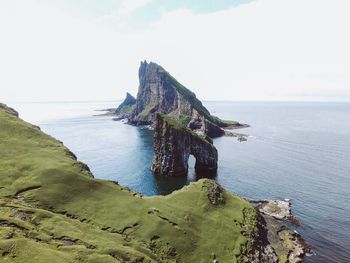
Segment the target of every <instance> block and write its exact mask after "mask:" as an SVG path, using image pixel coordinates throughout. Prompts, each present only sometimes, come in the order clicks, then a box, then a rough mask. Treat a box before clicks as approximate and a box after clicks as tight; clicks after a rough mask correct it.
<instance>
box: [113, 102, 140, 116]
mask: <svg viewBox="0 0 350 263" xmlns="http://www.w3.org/2000/svg"><path fill="white" fill-rule="evenodd" d="M135 108H136V104H132V105H123V104H121V105H119V107H118V108H117V110H116V112H117V113H119V114H121V113H122V114H129V113H132V112H133V111H134V110H135Z"/></svg>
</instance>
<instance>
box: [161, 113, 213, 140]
mask: <svg viewBox="0 0 350 263" xmlns="http://www.w3.org/2000/svg"><path fill="white" fill-rule="evenodd" d="M157 115H158V116H159V117H160V118H161V119H163V120H164V121H165V122H167V123H168V124H169V125H170V126H172V127H173V128H175V129H177V130H180V131H183V132H187V133H190V134H191V135H192V136H194V137H197V138H198V139H200V140H202V141H204V142H206V143H209V144H213V140H212V139H211V138H210V137H209V136H201V135H198V134H197V133H195V132H194V131H192V130H191V129H189V128H187V127H186V126H185V125H183V124H182V123H181V122H179V121H177V120H176V119H174V118H171V117H170V116H168V115H166V114H163V113H157Z"/></svg>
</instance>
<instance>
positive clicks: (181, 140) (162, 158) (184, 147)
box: [151, 114, 218, 176]
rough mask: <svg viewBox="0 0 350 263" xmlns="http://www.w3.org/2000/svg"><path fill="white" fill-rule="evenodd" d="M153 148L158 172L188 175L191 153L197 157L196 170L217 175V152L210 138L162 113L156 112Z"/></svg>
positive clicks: (153, 169) (154, 166)
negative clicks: (196, 132)
mask: <svg viewBox="0 0 350 263" xmlns="http://www.w3.org/2000/svg"><path fill="white" fill-rule="evenodd" d="M153 148H154V157H153V164H152V167H151V170H152V171H153V172H154V173H155V174H157V175H165V176H186V175H187V172H188V158H189V156H190V154H192V155H193V156H194V157H195V158H196V164H195V169H196V171H197V172H200V173H201V174H203V173H205V174H207V175H215V174H216V170H217V161H218V152H217V150H216V148H215V147H214V145H213V144H212V141H211V139H210V138H207V139H205V138H204V137H201V136H199V135H197V134H195V133H194V132H192V131H191V130H189V129H187V128H186V127H184V126H182V125H181V124H179V123H177V122H176V121H174V120H173V119H171V118H169V117H167V116H165V115H162V114H157V115H156V127H155V133H154V143H153Z"/></svg>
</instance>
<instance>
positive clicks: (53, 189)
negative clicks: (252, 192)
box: [0, 108, 256, 263]
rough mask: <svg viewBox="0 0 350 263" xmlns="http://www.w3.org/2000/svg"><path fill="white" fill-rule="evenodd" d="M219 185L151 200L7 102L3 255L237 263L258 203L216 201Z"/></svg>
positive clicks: (0, 167) (0, 135)
mask: <svg viewBox="0 0 350 263" xmlns="http://www.w3.org/2000/svg"><path fill="white" fill-rule="evenodd" d="M213 185H214V186H213ZM213 189H216V187H215V183H214V182H213V181H210V180H208V179H203V180H200V181H198V182H196V183H193V184H191V185H189V186H187V187H184V188H183V189H181V190H179V191H176V192H174V193H173V194H170V195H168V196H155V197H141V196H140V195H138V194H136V193H134V192H132V191H130V190H129V189H127V188H126V187H123V186H120V185H117V184H116V183H113V182H110V181H104V180H98V179H94V178H93V177H92V175H91V173H90V172H89V171H87V170H86V169H85V168H84V165H82V164H81V163H79V162H77V161H76V160H75V159H74V158H73V157H72V154H71V153H70V152H69V151H68V149H67V148H65V147H64V145H63V144H61V143H60V142H58V141H57V140H55V139H54V138H52V137H50V136H48V135H46V134H44V133H43V132H41V131H40V130H38V129H36V128H35V127H33V126H32V125H30V124H28V123H26V122H24V121H22V120H20V119H17V118H16V117H15V116H13V115H11V114H9V113H8V112H6V111H5V110H4V109H1V108H0V262H16V263H17V262H19V263H21V262H23V263H24V262H25V263H32V262H33V263H34V262H35V263H41V262H42V263H46V262H57V263H61V262H64V263H67V262H91V263H93V262H95V263H97V262H103V263H105V262H106V263H108V262H132V261H134V262H211V261H212V260H213V255H216V258H217V259H218V260H219V262H237V260H239V259H240V258H242V251H245V253H246V252H247V251H248V250H249V249H250V248H251V246H252V242H253V240H252V239H251V236H252V235H251V233H253V232H254V231H256V228H255V223H254V222H255V221H254V220H255V210H254V209H253V208H252V206H251V205H250V204H249V203H248V202H247V201H245V200H243V199H241V198H240V197H238V196H236V195H233V194H230V193H227V192H225V191H223V192H222V193H220V200H224V202H221V201H220V202H218V203H215V204H213V203H212V202H211V201H210V198H209V197H210V196H213V194H212V191H214V190H213ZM136 260H137V261H136Z"/></svg>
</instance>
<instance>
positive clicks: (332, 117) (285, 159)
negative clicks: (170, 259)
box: [8, 101, 350, 263]
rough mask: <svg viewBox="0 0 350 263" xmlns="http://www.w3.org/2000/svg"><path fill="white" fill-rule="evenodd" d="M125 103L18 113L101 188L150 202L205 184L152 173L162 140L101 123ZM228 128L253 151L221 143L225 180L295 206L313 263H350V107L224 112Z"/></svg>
mask: <svg viewBox="0 0 350 263" xmlns="http://www.w3.org/2000/svg"><path fill="white" fill-rule="evenodd" d="M119 103H120V102H119V101H89V102H86V101H85V102H21V103H18V102H17V103H8V105H9V106H11V107H14V108H15V109H16V110H18V111H19V113H20V117H21V118H22V119H24V120H26V121H28V122H31V123H33V124H35V125H39V126H40V127H41V129H42V130H43V131H44V132H46V133H48V134H50V135H51V136H53V137H55V138H57V139H58V140H60V141H62V142H63V143H64V144H65V145H66V146H67V147H68V148H69V149H70V150H71V151H73V152H74V153H75V154H76V155H77V157H78V159H79V160H81V161H82V162H85V163H86V164H87V165H88V166H89V167H90V169H91V171H92V173H93V174H94V176H95V177H96V178H101V179H108V180H115V181H118V182H119V183H120V184H122V185H125V186H128V187H129V188H131V189H133V190H135V191H138V192H140V193H142V194H143V195H146V196H152V195H167V194H169V193H171V192H173V191H175V190H177V189H180V188H181V187H183V186H184V185H186V184H189V183H191V182H193V181H195V180H197V179H198V176H197V175H196V173H195V171H194V162H195V160H194V158H193V157H191V158H190V160H189V165H190V170H189V174H188V176H187V178H164V177H156V176H154V175H153V174H152V172H151V171H150V166H151V162H152V156H153V150H152V141H153V132H152V131H150V130H148V129H146V128H145V127H134V126H130V125H127V124H125V123H124V122H122V121H113V120H112V117H111V116H95V115H99V114H101V113H103V112H101V111H98V110H101V109H106V108H112V107H116V106H117V105H118V104H119ZM204 105H205V106H206V107H207V108H208V109H209V110H210V112H211V113H212V114H214V115H216V116H219V117H220V118H222V119H227V120H238V121H240V122H241V123H246V124H249V125H250V127H249V128H245V129H240V130H237V132H239V133H244V134H247V135H248V140H247V141H242V142H239V141H238V140H237V139H236V138H232V137H221V138H216V139H214V145H215V146H216V148H217V149H218V152H219V164H218V172H217V175H216V177H215V180H216V181H217V182H218V183H220V184H221V185H222V186H223V187H224V188H225V189H227V190H228V191H230V192H233V193H236V194H239V195H241V196H244V197H246V198H249V199H254V200H258V199H291V202H292V210H293V213H294V215H295V216H296V217H297V218H298V219H299V220H300V221H301V226H300V227H296V228H295V230H296V231H298V232H299V233H300V234H301V235H302V236H303V237H304V238H305V239H306V241H307V243H309V244H310V245H311V246H312V251H313V252H312V253H311V254H310V255H308V256H307V257H305V259H304V262H306V263H310V262H312V263H316V262H317V263H319V262H321V263H322V262H336V263H349V262H350V103H331V102H214V101H206V102H204Z"/></svg>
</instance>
